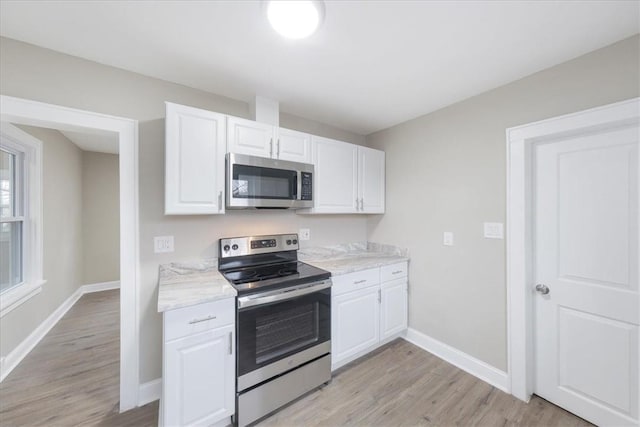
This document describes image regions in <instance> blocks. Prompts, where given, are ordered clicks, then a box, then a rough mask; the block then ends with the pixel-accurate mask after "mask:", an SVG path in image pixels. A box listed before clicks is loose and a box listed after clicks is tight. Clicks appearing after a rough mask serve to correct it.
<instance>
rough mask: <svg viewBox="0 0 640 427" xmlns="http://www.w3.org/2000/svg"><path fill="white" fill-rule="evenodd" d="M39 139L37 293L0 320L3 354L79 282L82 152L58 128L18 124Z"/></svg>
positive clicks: (32, 328) (48, 313)
mask: <svg viewBox="0 0 640 427" xmlns="http://www.w3.org/2000/svg"><path fill="white" fill-rule="evenodd" d="M19 127H20V128H21V129H22V130H24V131H25V132H27V133H29V134H30V135H32V136H34V137H35V138H37V139H39V140H40V141H42V157H43V158H42V169H43V170H42V183H43V186H42V195H43V218H42V227H43V233H44V234H43V266H42V267H43V276H44V279H45V280H46V283H45V284H44V285H43V286H42V292H40V293H39V294H37V295H35V296H33V297H31V298H30V299H29V300H28V301H26V302H24V303H23V304H21V305H20V306H18V307H16V308H14V309H13V310H12V311H11V312H9V313H7V314H6V315H5V316H4V317H3V318H2V319H1V320H0V355H1V356H2V357H6V356H7V355H8V354H9V353H10V352H11V351H12V350H14V349H15V348H16V347H17V346H18V345H19V344H20V343H21V342H22V341H24V340H25V339H26V338H27V337H28V336H29V335H30V334H31V333H32V332H33V331H34V330H35V329H36V328H37V327H38V326H39V325H40V324H41V323H42V322H43V321H44V320H45V319H46V318H47V317H49V315H51V313H53V312H54V311H55V310H56V309H57V308H58V307H59V306H60V305H61V304H62V303H63V302H64V301H65V300H66V299H67V298H69V297H70V296H71V295H72V294H73V293H74V292H75V291H76V290H77V289H78V288H79V287H80V286H82V285H83V283H82V151H81V150H80V149H79V148H78V147H77V146H76V145H75V144H73V143H72V142H71V141H69V140H68V139H67V138H65V137H64V136H63V135H62V134H61V133H60V132H58V131H55V130H51V129H43V128H36V127H31V126H19Z"/></svg>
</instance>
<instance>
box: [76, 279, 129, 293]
mask: <svg viewBox="0 0 640 427" xmlns="http://www.w3.org/2000/svg"><path fill="white" fill-rule="evenodd" d="M112 289H120V281H119V280H115V281H113V282H102V283H91V284H89V285H84V286H82V293H83V294H88V293H91V292H100V291H110V290H112Z"/></svg>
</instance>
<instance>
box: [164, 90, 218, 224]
mask: <svg viewBox="0 0 640 427" xmlns="http://www.w3.org/2000/svg"><path fill="white" fill-rule="evenodd" d="M225 120H226V117H225V116H224V115H223V114H218V113H213V112H211V111H205V110H200V109H197V108H191V107H185V106H183V105H177V104H172V103H169V102H167V103H166V135H165V208H164V211H165V214H167V215H170V214H174V215H175V214H221V213H224V155H225Z"/></svg>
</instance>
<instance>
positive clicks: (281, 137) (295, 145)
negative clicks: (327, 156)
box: [274, 128, 311, 163]
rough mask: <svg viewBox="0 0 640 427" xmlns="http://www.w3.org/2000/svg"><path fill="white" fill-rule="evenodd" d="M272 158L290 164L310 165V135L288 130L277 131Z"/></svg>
mask: <svg viewBox="0 0 640 427" xmlns="http://www.w3.org/2000/svg"><path fill="white" fill-rule="evenodd" d="M274 157H275V158H277V159H280V160H288V161H290V162H301V163H311V135H309V134H308V133H304V132H298V131H295V130H290V129H284V128H280V129H278V140H277V144H276V153H275V156H274Z"/></svg>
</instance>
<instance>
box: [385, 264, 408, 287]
mask: <svg viewBox="0 0 640 427" xmlns="http://www.w3.org/2000/svg"><path fill="white" fill-rule="evenodd" d="M402 277H407V262H406V261H402V262H399V263H397V264H391V265H385V266H384V267H380V281H381V282H387V281H389V280H395V279H400V278H402Z"/></svg>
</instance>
